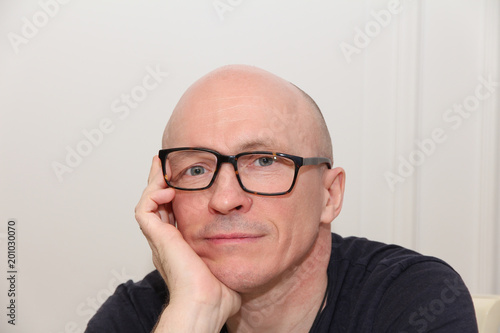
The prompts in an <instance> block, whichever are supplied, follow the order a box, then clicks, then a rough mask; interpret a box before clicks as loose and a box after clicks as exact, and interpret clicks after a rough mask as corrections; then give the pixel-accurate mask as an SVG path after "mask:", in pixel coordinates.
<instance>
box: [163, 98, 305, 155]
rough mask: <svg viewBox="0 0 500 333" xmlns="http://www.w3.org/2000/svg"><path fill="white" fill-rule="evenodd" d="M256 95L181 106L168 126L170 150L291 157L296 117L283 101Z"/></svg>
mask: <svg viewBox="0 0 500 333" xmlns="http://www.w3.org/2000/svg"><path fill="white" fill-rule="evenodd" d="M267 97H269V96H261V95H255V94H238V95H233V96H209V97H206V98H196V99H192V100H190V101H188V102H187V103H184V104H183V105H182V106H181V107H182V108H181V109H180V110H178V111H179V112H177V113H176V115H175V118H174V119H172V121H171V123H170V124H169V127H168V131H169V132H170V133H169V135H168V136H169V140H168V141H169V142H168V145H169V146H172V147H180V146H190V147H207V148H212V149H215V150H218V151H220V152H224V153H228V154H229V153H230V154H233V153H238V152H241V151H250V150H258V149H272V150H280V151H282V152H289V153H294V152H296V151H295V150H296V149H294V151H291V148H292V147H294V146H295V143H294V141H293V135H294V133H295V132H296V131H298V130H299V129H298V128H297V124H298V122H297V120H298V119H297V118H298V113H297V110H296V107H295V103H293V102H292V103H291V102H290V100H289V99H288V100H287V99H286V98H281V99H280V98H279V96H273V97H274V98H267Z"/></svg>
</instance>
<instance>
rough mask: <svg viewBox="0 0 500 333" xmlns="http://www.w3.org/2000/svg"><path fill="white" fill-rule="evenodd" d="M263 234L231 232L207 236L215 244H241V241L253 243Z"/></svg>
mask: <svg viewBox="0 0 500 333" xmlns="http://www.w3.org/2000/svg"><path fill="white" fill-rule="evenodd" d="M262 237H263V235H255V234H245V233H229V234H217V235H214V236H210V237H207V238H205V239H206V240H207V241H209V242H210V243H213V244H231V243H232V244H241V243H252V242H256V241H258V240H259V239H260V238H262Z"/></svg>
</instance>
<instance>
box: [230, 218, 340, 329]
mask: <svg viewBox="0 0 500 333" xmlns="http://www.w3.org/2000/svg"><path fill="white" fill-rule="evenodd" d="M330 252H331V233H330V225H324V224H322V225H321V227H320V231H319V233H318V237H317V239H316V242H315V243H314V245H313V246H312V248H311V250H310V251H309V253H308V255H307V256H306V258H304V260H302V262H301V263H300V264H299V265H298V266H296V267H293V268H290V269H289V270H287V271H285V272H284V273H283V274H282V275H281V276H280V278H279V280H278V282H277V283H276V284H274V285H273V287H272V288H270V289H268V290H266V291H264V292H260V293H255V294H242V295H241V297H242V306H241V309H240V311H239V312H238V313H237V314H236V315H234V316H233V317H231V318H229V319H228V321H227V327H228V331H229V332H308V331H309V329H310V328H311V326H312V324H313V322H314V319H315V318H316V314H317V313H318V310H319V309H320V307H321V306H322V301H323V296H324V295H325V291H326V287H327V283H328V277H327V274H326V270H327V268H328V263H329V260H330Z"/></svg>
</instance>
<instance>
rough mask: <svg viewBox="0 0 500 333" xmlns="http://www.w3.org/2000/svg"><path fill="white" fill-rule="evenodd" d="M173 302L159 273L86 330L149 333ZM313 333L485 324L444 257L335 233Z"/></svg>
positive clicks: (109, 304) (130, 288)
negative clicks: (325, 288) (325, 287)
mask: <svg viewBox="0 0 500 333" xmlns="http://www.w3.org/2000/svg"><path fill="white" fill-rule="evenodd" d="M167 302H168V290H167V289H166V286H165V283H164V281H163V279H162V278H161V276H160V274H159V273H158V271H153V272H151V273H150V274H148V275H147V276H146V277H145V278H144V279H143V280H142V281H139V282H137V283H133V282H132V281H128V282H126V283H124V284H121V285H120V286H118V287H117V289H116V291H115V293H114V294H113V295H112V296H111V297H110V298H109V299H108V300H107V301H106V302H105V303H104V304H103V305H102V307H101V308H100V309H99V310H98V311H97V313H96V314H95V316H94V317H93V318H92V319H91V320H90V321H89V323H88V326H87V329H86V331H85V332H86V333H103V332H106V333H115V332H116V333H149V332H151V330H152V329H153V327H154V325H155V324H156V321H157V320H158V317H159V315H160V314H161V311H162V309H163V307H164V305H165V304H166V303H167ZM223 331H224V329H223ZM310 332H352V333H361V332H391V333H392V332H395V333H412V332H418V333H421V332H449V333H469V332H471V333H472V332H477V324H476V317H475V313H474V306H473V303H472V299H471V297H470V294H469V291H468V290H467V287H466V286H465V284H464V282H463V281H462V279H461V278H460V276H459V275H458V274H457V273H456V272H455V271H454V270H453V269H452V268H451V267H450V266H448V265H447V264H446V263H445V262H443V261H442V260H439V259H437V258H433V257H428V256H423V255H420V254H418V253H416V252H413V251H411V250H408V249H405V248H402V247H400V246H396V245H386V244H383V243H379V242H374V241H369V240H366V239H364V238H356V237H348V238H342V237H340V236H339V235H336V234H332V255H331V258H330V263H329V266H328V295H327V300H326V306H325V307H324V309H323V311H322V312H321V313H320V314H319V316H318V318H316V321H315V323H314V325H313V327H312V328H311V330H310Z"/></svg>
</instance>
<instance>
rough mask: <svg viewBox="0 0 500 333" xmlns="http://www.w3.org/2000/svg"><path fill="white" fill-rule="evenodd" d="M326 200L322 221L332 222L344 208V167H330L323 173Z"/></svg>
mask: <svg viewBox="0 0 500 333" xmlns="http://www.w3.org/2000/svg"><path fill="white" fill-rule="evenodd" d="M323 186H324V193H325V195H324V201H323V210H322V212H321V223H331V222H332V221H333V220H334V219H335V218H336V217H337V216H338V215H339V214H340V211H341V210H342V203H343V202H344V189H345V171H344V169H342V168H335V169H328V170H326V171H325V173H324V174H323Z"/></svg>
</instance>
